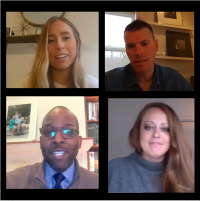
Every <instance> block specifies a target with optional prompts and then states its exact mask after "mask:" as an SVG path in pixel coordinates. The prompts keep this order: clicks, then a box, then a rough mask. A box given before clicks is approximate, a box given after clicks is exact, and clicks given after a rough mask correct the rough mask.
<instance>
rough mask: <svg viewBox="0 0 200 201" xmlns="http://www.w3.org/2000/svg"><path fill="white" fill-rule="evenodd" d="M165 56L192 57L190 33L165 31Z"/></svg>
mask: <svg viewBox="0 0 200 201" xmlns="http://www.w3.org/2000/svg"><path fill="white" fill-rule="evenodd" d="M166 48H167V56H174V57H189V58H193V55H192V47H191V41H190V34H189V33H183V32H175V31H166Z"/></svg>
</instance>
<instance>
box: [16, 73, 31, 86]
mask: <svg viewBox="0 0 200 201" xmlns="http://www.w3.org/2000/svg"><path fill="white" fill-rule="evenodd" d="M29 76H30V74H27V75H25V76H24V77H23V78H22V79H20V80H18V82H17V85H16V88H27V81H28V79H29Z"/></svg>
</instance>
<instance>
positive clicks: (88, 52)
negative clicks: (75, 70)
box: [6, 12, 99, 88]
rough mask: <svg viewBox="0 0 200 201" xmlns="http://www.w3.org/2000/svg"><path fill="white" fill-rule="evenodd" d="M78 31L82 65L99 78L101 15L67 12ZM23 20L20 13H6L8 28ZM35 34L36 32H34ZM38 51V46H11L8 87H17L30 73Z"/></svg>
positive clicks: (96, 13) (8, 57)
mask: <svg viewBox="0 0 200 201" xmlns="http://www.w3.org/2000/svg"><path fill="white" fill-rule="evenodd" d="M65 17H66V18H67V19H69V20H70V21H71V22H72V23H73V24H74V25H75V26H76V28H77V29H78V31H79V33H80V37H81V41H82V47H81V63H82V65H83V67H84V69H85V71H86V73H88V74H90V75H92V76H94V77H95V78H97V79H98V77H99V74H98V72H99V45H98V41H99V19H98V18H99V13H98V12H66V14H65ZM21 20H22V17H21V14H20V12H7V13H6V27H16V26H18V22H20V21H21ZM33 33H34V32H33ZM35 51H36V44H31V43H28V44H9V45H8V47H7V53H6V87H7V88H10V87H15V85H16V83H17V81H18V80H19V79H21V78H22V77H23V76H24V75H25V74H27V73H29V72H30V70H31V68H32V64H33V60H34V55H35Z"/></svg>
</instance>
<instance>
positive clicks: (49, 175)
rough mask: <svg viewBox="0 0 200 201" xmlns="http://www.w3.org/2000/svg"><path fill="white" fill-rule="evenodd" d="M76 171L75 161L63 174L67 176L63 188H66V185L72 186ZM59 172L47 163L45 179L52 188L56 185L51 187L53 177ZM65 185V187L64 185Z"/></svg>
mask: <svg viewBox="0 0 200 201" xmlns="http://www.w3.org/2000/svg"><path fill="white" fill-rule="evenodd" d="M74 170H75V163H74V161H73V163H72V164H71V165H70V167H69V168H67V170H65V172H62V174H63V175H64V176H65V179H64V181H63V182H61V186H62V187H63V185H64V187H63V188H65V186H66V185H70V184H71V182H72V180H73V176H74ZM56 173H57V172H56V171H55V170H54V169H53V168H52V167H51V166H50V165H49V164H48V163H47V162H46V163H45V179H46V183H47V184H49V185H50V187H53V186H54V185H55V184H53V185H51V184H52V183H51V182H52V181H54V180H52V177H53V176H54V175H55V174H56ZM63 183H64V184H63ZM62 184H63V185H62Z"/></svg>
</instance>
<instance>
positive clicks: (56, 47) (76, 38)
mask: <svg viewBox="0 0 200 201" xmlns="http://www.w3.org/2000/svg"><path fill="white" fill-rule="evenodd" d="M80 56H81V40H80V35H79V32H78V30H77V29H76V27H75V26H74V25H73V24H72V23H71V22H70V21H69V20H67V19H66V18H64V17H52V18H50V19H49V20H48V21H47V22H46V23H45V25H44V26H43V29H42V33H41V35H40V38H39V43H38V47H37V50H36V55H35V59H34V63H33V67H32V70H31V72H30V74H28V75H27V76H26V77H25V78H24V79H23V80H21V81H20V82H19V83H18V84H17V88H97V87H98V80H97V79H96V78H94V77H92V76H91V75H85V74H84V70H83V68H82V66H81V64H80Z"/></svg>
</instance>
